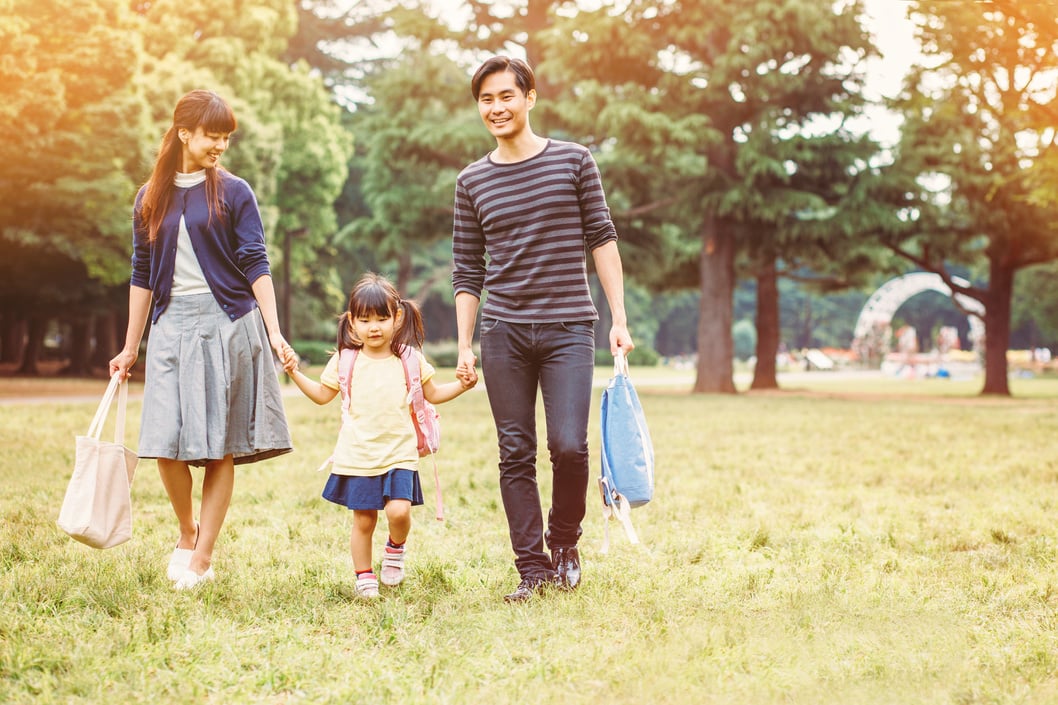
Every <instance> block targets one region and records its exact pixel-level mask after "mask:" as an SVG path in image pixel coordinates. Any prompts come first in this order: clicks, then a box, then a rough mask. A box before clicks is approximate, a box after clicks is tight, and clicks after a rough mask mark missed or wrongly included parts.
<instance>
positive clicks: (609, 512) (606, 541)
mask: <svg viewBox="0 0 1058 705" xmlns="http://www.w3.org/2000/svg"><path fill="white" fill-rule="evenodd" d="M599 491H600V492H602V494H603V504H602V534H603V536H602V546H600V547H599V553H608V552H609V551H610V519H611V518H613V519H617V521H619V522H621V526H623V527H624V530H625V535H626V536H628V543H631V544H637V543H639V535H638V534H637V533H636V529H635V527H634V526H632V505H631V504H629V503H628V500H627V499H626V498H625V496H624V495H623V494H621V493H620V492H617V491H615V490H613V488H612V487H611V485H610V483H609V482H608V481H607V479H606V478H605V477H600V478H599ZM606 498H609V499H610V502H609V503H608V502H607V501H606Z"/></svg>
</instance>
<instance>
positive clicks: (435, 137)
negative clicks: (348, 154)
mask: <svg viewBox="0 0 1058 705" xmlns="http://www.w3.org/2000/svg"><path fill="white" fill-rule="evenodd" d="M468 85H469V81H468V79H467V76H466V74H465V72H463V71H462V70H461V69H460V68H459V67H458V66H457V65H456V64H455V63H454V62H452V61H451V60H450V59H448V58H446V57H443V56H433V55H429V54H425V53H420V52H415V51H407V52H404V53H403V54H402V55H401V57H400V58H399V59H397V60H395V61H393V62H389V63H387V64H386V66H385V70H384V71H383V70H378V71H376V72H375V73H373V74H372V75H371V76H370V77H369V78H368V79H367V81H366V82H365V85H364V88H365V89H366V90H367V92H368V95H370V101H369V102H365V103H364V104H361V105H360V106H359V107H358V109H357V111H356V113H355V114H354V115H353V118H352V126H353V129H354V130H355V131H356V133H357V134H358V135H359V136H360V138H359V142H358V145H359V147H358V153H357V155H356V161H357V165H356V167H357V172H356V174H355V178H356V179H357V186H358V192H359V193H358V195H359V197H360V198H361V199H362V200H363V210H362V211H360V212H358V213H356V214H355V215H356V217H354V219H353V220H352V221H351V222H350V223H349V224H348V225H346V226H345V228H344V229H343V231H342V232H341V233H340V234H339V237H338V239H337V242H338V244H339V246H341V247H346V248H355V247H356V246H362V245H365V244H369V245H370V248H371V249H372V251H373V253H374V256H375V257H376V258H377V259H378V260H379V262H380V263H382V264H385V265H386V267H387V268H392V269H394V270H395V277H394V283H395V284H396V285H397V288H398V289H399V290H401V291H409V290H410V289H411V284H412V280H413V277H415V275H416V274H419V275H420V276H421V275H422V272H423V271H424V270H425V271H426V272H430V271H431V270H433V269H434V268H436V267H438V266H441V265H443V266H446V267H447V266H449V264H450V259H451V253H450V250H448V249H447V248H446V249H445V251H444V254H443V255H442V257H443V259H438V258H436V257H434V256H433V254H434V253H435V250H433V249H432V246H433V245H434V244H435V243H438V242H440V241H447V240H450V238H451V236H452V198H453V193H454V192H455V179H456V175H457V174H458V173H459V170H460V169H462V168H463V167H464V166H466V164H468V163H469V162H470V161H472V160H473V159H475V158H477V157H479V156H481V154H483V153H484V152H485V151H487V145H488V141H487V137H488V135H487V133H485V132H484V130H483V129H482V128H481V126H480V125H478V124H476V122H475V119H474V112H473V105H472V103H471V101H470V100H469V99H468V98H467V93H468V88H467V87H468Z"/></svg>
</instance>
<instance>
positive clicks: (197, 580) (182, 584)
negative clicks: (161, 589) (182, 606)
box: [173, 566, 216, 590]
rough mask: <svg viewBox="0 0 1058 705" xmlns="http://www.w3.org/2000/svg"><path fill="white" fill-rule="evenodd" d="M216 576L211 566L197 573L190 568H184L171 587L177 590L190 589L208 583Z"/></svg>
mask: <svg viewBox="0 0 1058 705" xmlns="http://www.w3.org/2000/svg"><path fill="white" fill-rule="evenodd" d="M214 577H216V576H215V575H214V573H213V567H212V566H211V567H209V568H206V572H205V573H203V574H202V575H199V574H198V573H196V572H195V571H193V570H191V569H190V568H188V569H186V570H185V571H184V572H183V574H181V575H180V578H179V579H178V580H177V581H176V583H174V584H173V587H174V588H176V589H177V590H191V589H193V588H196V587H198V586H199V585H201V584H202V583H208V582H210V581H211V580H213V578H214Z"/></svg>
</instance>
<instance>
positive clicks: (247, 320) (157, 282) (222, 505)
mask: <svg viewBox="0 0 1058 705" xmlns="http://www.w3.org/2000/svg"><path fill="white" fill-rule="evenodd" d="M235 128H236V121H235V115H234V113H233V112H232V110H231V107H230V106H229V105H228V104H227V103H226V102H225V101H224V100H223V99H222V98H221V97H220V96H218V95H217V94H216V93H213V92H211V91H204V90H195V91H191V92H190V93H188V94H187V95H185V96H183V97H182V98H181V99H180V100H179V102H178V103H177V104H176V109H175V110H174V111H173V124H172V126H171V127H170V128H169V129H168V131H166V133H165V137H164V138H163V139H162V144H161V147H160V148H159V151H158V158H157V160H156V161H155V164H154V170H153V172H152V173H151V177H150V180H148V181H147V183H146V184H144V186H143V187H142V188H141V189H140V191H139V193H138V194H137V196H136V203H135V206H134V208H133V213H132V215H133V255H132V279H131V282H130V287H129V325H128V331H127V332H126V335H125V346H124V348H123V349H122V350H121V352H120V353H118V355H117V356H116V357H115V358H114V359H113V360H111V361H110V374H111V376H113V375H114V374H115V373H119V372H120V373H121V374H123V375H124V376H125V377H127V376H128V375H129V373H130V370H131V369H132V366H133V365H134V364H135V362H136V358H137V357H138V354H139V347H140V340H141V338H142V337H143V331H144V327H145V326H146V323H147V316H148V315H150V314H151V304H152V302H153V305H154V309H153V316H152V318H151V333H150V336H149V340H148V343H147V362H146V381H145V384H144V393H143V422H142V427H141V430H140V439H139V456H140V457H141V458H156V459H157V460H158V471H159V473H160V474H161V478H162V484H163V485H164V486H165V490H166V492H167V493H168V495H169V501H170V502H171V503H172V505H173V511H174V512H175V513H176V518H177V520H178V521H179V523H180V538H179V541H178V542H177V544H176V549H175V550H174V551H173V553H172V556H171V557H170V560H169V566H168V570H167V574H168V576H169V579H170V580H172V581H173V583H174V585H175V587H176V588H177V589H189V588H193V587H195V586H196V585H199V584H200V583H202V582H206V581H210V580H213V578H214V575H215V574H214V571H213V567H212V558H213V547H214V544H215V542H216V540H217V536H218V534H219V533H220V529H221V526H222V525H223V523H224V517H225V515H226V514H227V511H228V506H229V504H230V503H231V496H232V490H233V488H234V484H235V465H237V464H242V463H252V462H256V461H258V460H263V459H265V458H271V457H274V456H276V455H280V454H282V453H287V452H289V451H290V450H291V442H290V432H289V430H288V429H287V422H286V417H285V414H284V411H283V403H282V398H281V395H280V390H279V381H278V379H277V377H276V372H275V365H274V361H273V357H272V354H271V352H273V351H274V352H275V354H276V355H277V356H278V357H279V358H280V359H281V360H283V361H284V362H285V361H286V360H287V359H288V358H290V357H292V356H293V354H294V351H293V349H292V348H291V347H290V346H289V345H288V344H287V342H286V340H284V339H283V335H282V333H281V332H280V329H279V319H278V316H277V313H276V298H275V289H274V288H273V286H272V277H271V273H270V272H271V270H270V267H269V263H268V255H267V252H266V249H265V241H264V228H263V226H262V223H261V214H260V211H259V210H258V207H257V199H256V197H255V196H254V193H253V190H252V189H251V188H250V186H249V184H247V183H246V182H245V181H243V180H242V179H240V178H238V177H236V176H234V175H232V174H230V173H229V172H227V171H225V170H224V169H222V168H221V167H220V157H221V155H222V154H223V153H224V151H225V150H226V149H227V148H228V144H229V139H230V137H231V133H232V132H234V131H235ZM269 348H271V350H270V349H269ZM190 465H195V466H205V474H204V477H203V481H202V504H201V507H200V511H199V520H198V521H197V522H196V521H195V515H194V507H193V506H192V497H191V493H192V486H193V483H194V480H193V478H192V476H191V470H190V467H189V466H190Z"/></svg>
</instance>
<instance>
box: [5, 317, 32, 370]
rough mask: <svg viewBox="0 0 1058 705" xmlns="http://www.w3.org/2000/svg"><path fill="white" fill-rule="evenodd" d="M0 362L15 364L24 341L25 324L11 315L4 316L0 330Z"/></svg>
mask: <svg viewBox="0 0 1058 705" xmlns="http://www.w3.org/2000/svg"><path fill="white" fill-rule="evenodd" d="M0 336H2V338H0V362H3V363H7V364H15V363H17V362H18V361H19V360H20V359H21V355H22V346H23V345H25V339H26V322H25V321H24V320H23V319H22V317H21V316H16V315H15V314H13V313H7V314H4V325H3V328H2V329H0Z"/></svg>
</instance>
